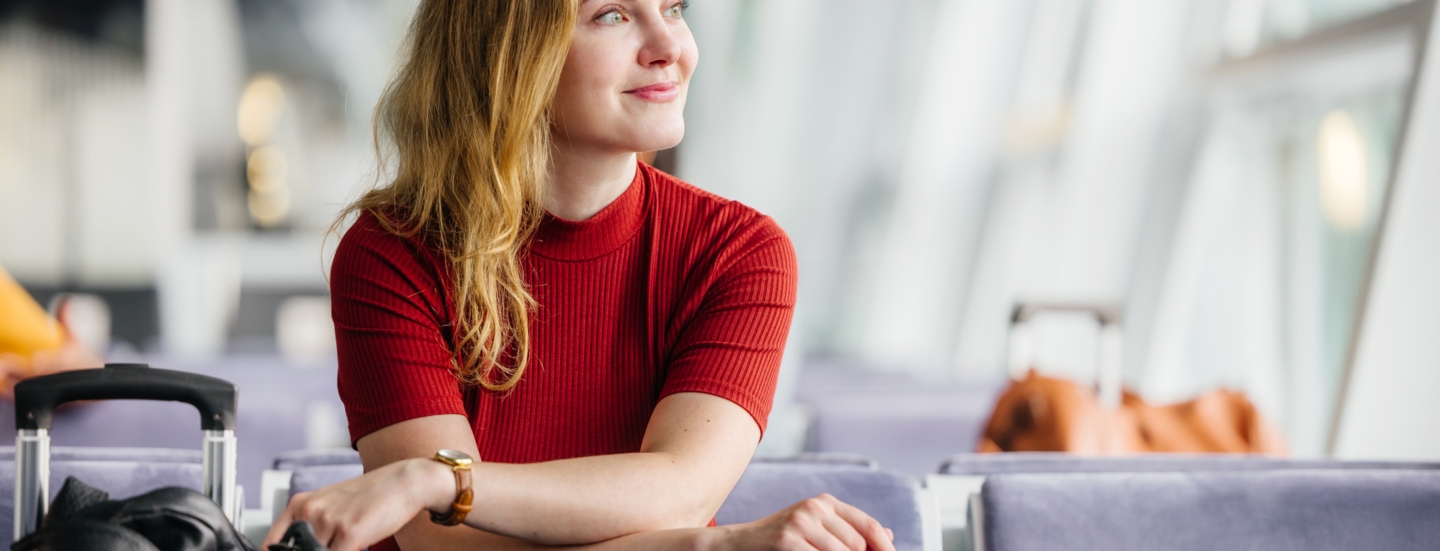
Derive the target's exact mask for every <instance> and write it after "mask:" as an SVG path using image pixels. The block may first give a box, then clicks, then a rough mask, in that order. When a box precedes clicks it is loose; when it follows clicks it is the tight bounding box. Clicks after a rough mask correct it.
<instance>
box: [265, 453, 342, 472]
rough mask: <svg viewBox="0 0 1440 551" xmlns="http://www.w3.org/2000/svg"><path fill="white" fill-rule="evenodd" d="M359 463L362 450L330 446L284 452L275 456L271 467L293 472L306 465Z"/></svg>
mask: <svg viewBox="0 0 1440 551" xmlns="http://www.w3.org/2000/svg"><path fill="white" fill-rule="evenodd" d="M359 464H360V452H357V451H355V450H352V449H350V448H330V449H322V450H295V451H288V452H285V453H282V454H280V455H278V456H276V457H275V462H274V465H273V466H272V467H271V468H272V469H274V470H277V471H292V472H293V471H296V470H298V469H301V468H304V467H319V466H323V465H359Z"/></svg>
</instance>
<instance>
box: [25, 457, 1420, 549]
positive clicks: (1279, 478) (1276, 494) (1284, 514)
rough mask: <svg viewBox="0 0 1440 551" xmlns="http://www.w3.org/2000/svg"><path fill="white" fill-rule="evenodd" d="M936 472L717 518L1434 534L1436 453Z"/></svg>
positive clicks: (751, 485) (874, 470) (911, 531)
mask: <svg viewBox="0 0 1440 551" xmlns="http://www.w3.org/2000/svg"><path fill="white" fill-rule="evenodd" d="M13 454H14V451H13V448H0V495H9V494H11V493H13V491H14V488H13V486H12V485H13V484H14V478H13V473H14V468H15V467H14V465H15V463H14V455H13ZM200 460H201V458H200V454H199V453H198V452H189V451H179V450H165V449H136V448H129V449H126V448H71V447H63V446H57V447H55V448H54V450H53V451H52V463H51V467H52V468H51V491H52V493H53V492H55V491H58V489H59V486H60V483H61V482H62V481H63V480H64V478H65V477H66V476H77V477H79V478H81V479H83V480H85V481H86V482H88V483H90V484H92V485H94V486H96V487H99V488H101V489H103V490H106V491H109V492H111V494H112V495H115V496H117V497H121V496H129V495H136V494H139V493H142V492H144V491H147V490H149V489H153V488H155V487H159V486H166V485H180V486H186V487H191V488H196V489H198V488H199V486H200ZM273 467H274V469H273V470H272V474H277V475H278V474H281V473H288V476H286V477H283V480H285V482H288V484H284V485H282V486H279V487H271V488H261V490H262V492H263V491H272V492H273V491H276V490H277V489H278V490H279V491H281V492H282V495H280V496H277V497H278V499H277V500H276V503H278V504H281V505H283V503H284V502H285V500H286V499H288V497H289V496H291V495H294V494H295V493H299V492H304V491H311V490H315V489H318V488H321V487H323V486H325V485H328V484H332V483H335V482H339V481H341V480H345V479H348V478H351V477H355V476H359V475H360V473H361V472H362V468H361V466H360V464H359V456H358V454H356V453H355V452H353V451H351V450H348V449H342V450H318V451H310V450H306V451H297V452H289V453H284V454H280V456H279V457H278V458H276V459H275V460H274V464H273ZM942 471H943V472H942V473H940V474H936V475H933V476H930V477H927V479H926V481H925V482H926V483H925V484H924V485H921V484H920V483H919V482H917V481H916V480H915V479H914V478H913V477H910V476H908V475H905V474H901V473H896V472H893V471H887V470H882V469H879V468H878V466H877V465H875V464H874V462H871V461H868V460H865V459H863V458H858V457H855V456H846V455H840V454H807V455H802V456H799V457H795V458H789V459H757V460H755V461H753V462H752V463H751V465H750V466H749V467H748V468H747V469H746V471H745V474H744V476H742V477H741V479H740V482H739V483H738V484H737V485H736V487H735V489H734V491H733V492H732V493H731V495H730V497H729V498H728V499H727V500H726V501H725V503H724V505H723V506H722V507H721V509H720V511H719V513H717V515H716V520H717V521H718V522H719V523H721V524H734V523H742V522H749V521H752V520H756V519H759V518H763V517H765V516H767V515H769V514H771V513H773V512H775V511H778V510H780V509H782V508H784V507H786V506H788V505H789V504H791V503H794V502H796V501H799V500H801V499H804V498H806V497H810V496H813V495H816V494H819V493H822V492H828V493H831V494H834V495H835V496H836V497H838V498H840V499H841V500H844V501H846V502H849V503H853V504H855V505H857V506H859V507H861V508H863V509H864V510H866V511H868V512H870V513H871V514H872V515H874V516H875V517H876V518H877V519H878V520H880V521H881V522H882V523H884V524H885V525H886V526H888V527H890V528H891V529H892V530H893V531H894V532H895V536H896V539H895V543H896V548H897V549H899V550H901V551H940V550H941V549H944V550H945V551H954V550H963V549H983V550H989V551H1011V550H1042V551H1043V550H1049V549H1056V550H1058V549H1066V550H1071V549H1099V548H1104V549H1114V550H1122V551H1123V550H1141V549H1156V548H1164V549H1181V550H1187V549H1214V548H1243V549H1279V550H1285V549H1297V550H1298V549H1306V550H1316V549H1318V550H1328V549H1335V550H1340V549H1353V548H1360V547H1365V548H1383V549H1396V550H1409V549H1416V550H1419V549H1440V464H1436V463H1399V462H1343V461H1322V460H1317V461H1308V460H1275V459H1265V458H1256V457H1233V456H1142V457H1129V458H1085V457H1074V456H1065V455H1061V454H1003V455H964V456H958V457H955V458H952V459H951V460H950V461H948V462H946V463H945V465H944V466H943V468H942ZM281 479H282V477H278V476H271V477H269V478H268V480H281ZM957 482H960V484H957ZM967 484H968V486H967ZM946 500H949V501H952V502H953V501H960V502H962V503H964V504H965V505H966V507H965V509H964V517H965V518H964V519H963V520H964V523H963V524H961V525H959V526H958V527H957V526H956V523H954V522H953V520H954V519H950V522H948V523H947V520H946V519H945V518H943V517H944V516H945V515H944V511H943V509H944V508H945V505H944V503H943V502H944V501H946ZM11 506H12V504H11V503H9V502H8V501H4V500H0V521H3V522H0V537H7V538H8V537H9V536H10V533H11V532H10V530H11V523H10V522H9V521H10V518H11V517H12V516H13V510H12V509H11ZM270 513H272V511H263V512H262V511H257V510H251V511H249V512H248V513H247V515H246V517H245V518H244V519H243V522H244V524H245V525H246V531H247V532H249V533H251V534H259V533H263V531H264V529H265V527H266V526H268V522H269V520H270V518H269V514H270ZM947 524H948V525H947ZM957 528H958V529H957Z"/></svg>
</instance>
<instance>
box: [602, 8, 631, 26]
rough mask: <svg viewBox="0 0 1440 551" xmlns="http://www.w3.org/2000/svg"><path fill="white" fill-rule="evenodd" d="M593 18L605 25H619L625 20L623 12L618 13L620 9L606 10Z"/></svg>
mask: <svg viewBox="0 0 1440 551" xmlns="http://www.w3.org/2000/svg"><path fill="white" fill-rule="evenodd" d="M595 20H596V21H599V22H601V23H605V24H607V25H619V24H621V23H624V22H625V14H623V13H620V10H613V11H607V12H605V13H602V14H600V17H596V18H595Z"/></svg>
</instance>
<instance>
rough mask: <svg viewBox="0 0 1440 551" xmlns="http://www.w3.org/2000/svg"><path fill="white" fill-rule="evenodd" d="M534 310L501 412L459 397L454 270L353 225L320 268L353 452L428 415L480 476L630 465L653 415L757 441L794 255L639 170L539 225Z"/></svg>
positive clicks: (683, 188)
mask: <svg viewBox="0 0 1440 551" xmlns="http://www.w3.org/2000/svg"><path fill="white" fill-rule="evenodd" d="M523 265H524V268H525V273H526V282H527V283H528V284H529V286H530V290H531V292H532V293H533V294H534V296H535V299H536V300H537V302H538V307H537V308H536V310H535V311H534V313H533V315H532V317H531V333H530V335H531V341H530V349H531V362H530V365H529V366H527V368H526V370H525V372H524V375H523V376H522V378H521V380H520V382H519V384H518V385H517V386H516V387H515V388H514V389H513V390H512V391H511V392H510V393H508V394H504V393H495V392H490V391H486V390H483V389H479V388H475V387H467V386H464V385H461V384H459V383H458V381H457V379H456V378H455V375H454V374H453V373H452V372H451V369H452V368H451V366H452V359H453V358H455V344H456V343H455V333H454V331H453V329H452V325H451V324H452V321H453V320H454V310H455V300H454V298H453V297H452V296H451V287H452V283H453V281H452V279H451V277H450V275H449V274H450V270H449V268H448V263H447V262H446V261H445V260H444V259H443V258H441V256H440V255H439V254H438V253H437V251H435V250H434V249H433V248H431V247H428V246H426V244H425V243H424V242H423V240H422V239H421V238H419V237H414V238H403V237H399V236H396V235H394V234H391V233H389V232H387V231H385V230H384V229H382V228H381V227H380V225H379V224H378V222H377V220H376V218H375V217H374V215H373V214H370V213H366V214H363V215H362V216H360V218H359V219H358V220H357V221H356V223H355V224H354V225H353V226H352V227H351V228H350V230H349V231H347V232H346V233H345V237H344V238H343V239H342V240H341V242H340V246H339V250H338V251H337V252H336V254H335V260H334V264H333V266H332V268H331V283H330V286H331V287H330V288H331V298H332V301H333V302H332V304H333V316H334V320H335V335H336V340H337V342H338V346H339V361H340V376H339V388H340V397H341V398H342V399H343V400H344V402H345V413H346V415H347V417H348V418H349V423H350V437H351V441H352V443H353V442H354V441H356V440H359V439H360V438H361V437H363V436H365V435H367V434H369V433H371V432H374V431H376V430H378V429H380V428H383V427H385V426H388V425H391V424H394V423H398V422H401V421H405V420H408V419H414V418H417V417H425V416H430V415H441V414H460V415H465V416H466V417H467V418H469V420H470V422H471V425H472V427H473V429H474V432H475V442H476V444H477V446H478V447H479V450H480V455H481V457H482V458H484V460H485V461H495V462H505V463H528V462H538V461H548V460H555V459H564V458H571V457H580V456H591V455H600V454H614V453H626V452H635V451H639V449H640V441H641V438H642V437H643V436H644V433H645V427H646V424H647V422H648V421H649V419H650V413H651V411H653V410H654V408H655V404H656V403H657V402H658V401H659V400H660V399H661V398H664V397H665V396H668V395H671V394H675V393H677V392H703V393H706V394H712V395H715V396H719V397H722V398H725V399H727V400H730V401H732V402H734V403H736V404H738V405H739V406H740V407H742V408H744V409H745V410H746V411H747V412H749V413H750V415H751V416H753V417H754V419H755V422H756V424H758V425H759V426H760V428H761V430H762V431H763V430H764V428H765V419H766V416H767V415H768V414H769V411H770V403H771V400H772V399H773V396H774V392H775V382H776V376H777V373H778V370H779V366H780V355H781V351H782V349H783V348H784V344H785V337H786V334H787V332H788V329H789V327H790V317H791V313H792V311H793V309H794V305H795V286H796V267H795V254H794V250H793V249H792V247H791V245H790V241H789V239H788V238H787V237H786V235H785V234H784V232H782V231H781V230H780V228H779V226H777V225H776V224H775V222H774V221H773V220H771V219H770V218H768V217H766V216H763V215H761V214H759V213H757V212H756V211H754V210H752V209H750V208H748V207H746V206H744V205H741V204H740V203H737V202H734V201H729V200H726V199H722V198H720V197H717V196H715V195H713V194H710V193H707V192H705V191H702V190H700V189H698V188H695V187H693V186H691V185H689V184H686V183H684V182H681V181H679V180H677V179H675V178H674V177H672V176H669V175H667V174H665V173H663V172H660V171H659V170H656V169H654V168H651V167H649V166H646V165H644V164H641V165H640V167H639V170H637V171H636V175H635V180H634V181H633V182H632V183H631V184H630V187H629V188H628V189H627V190H626V191H625V192H624V193H623V194H621V196H620V197H619V198H618V199H616V200H615V201H614V202H613V203H611V204H610V205H609V206H607V207H605V209H604V210H602V211H600V213H598V214H596V215H595V216H594V217H593V218H590V219H589V220H585V221H582V222H573V221H567V220H562V219H559V218H555V217H553V216H549V215H547V216H546V219H545V221H544V222H543V223H542V225H541V227H540V229H539V232H538V233H537V234H536V236H535V238H534V240H533V241H532V243H531V244H530V247H529V252H528V254H526V255H525V256H524V259H523Z"/></svg>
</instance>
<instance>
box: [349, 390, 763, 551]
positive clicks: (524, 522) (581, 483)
mask: <svg viewBox="0 0 1440 551" xmlns="http://www.w3.org/2000/svg"><path fill="white" fill-rule="evenodd" d="M759 439H760V429H759V427H757V426H756V424H755V421H754V419H752V418H751V417H750V414H749V413H747V412H746V411H745V410H744V409H742V408H740V407H739V406H737V405H735V404H733V403H731V402H730V401H728V400H725V399H723V398H717V397H714V396H710V395H707V394H697V393H681V394H675V395H672V396H669V397H666V398H665V399H663V400H661V401H660V403H659V404H657V405H656V407H655V412H654V414H652V415H651V418H650V423H649V426H647V427H646V430H645V438H644V440H643V442H642V443H641V447H640V452H639V453H627V454H618V455H602V456H594V457H583V458H576V459H567V460H561V461H550V462H545V463H531V464H505V463H487V462H485V461H484V458H483V457H480V455H479V453H478V451H477V450H476V447H475V436H474V434H473V433H472V432H471V428H470V424H469V422H468V421H466V419H465V418H463V417H460V416H455V415H441V416H434V417H424V418H420V419H414V420H411V421H406V422H402V423H397V424H395V425H391V426H390V427H386V428H384V429H381V430H379V431H376V432H375V433H372V434H370V435H368V436H366V437H364V438H362V439H361V440H360V441H359V443H358V444H359V448H360V457H361V458H362V460H363V461H364V462H365V468H366V470H367V471H370V470H375V469H377V468H379V467H381V466H383V465H388V464H390V463H393V462H396V461H399V460H402V459H408V458H427V459H426V460H427V461H428V458H429V457H431V456H433V455H434V454H435V451H436V450H438V449H440V448H451V449H455V450H459V451H462V452H465V453H468V454H471V456H472V457H477V458H479V459H480V460H481V461H480V462H479V463H477V464H476V465H475V466H474V476H473V481H474V482H473V486H474V488H475V499H474V509H473V510H472V511H471V513H470V515H469V517H467V520H466V524H468V525H470V526H472V527H474V528H479V529H481V530H485V531H487V532H492V533H496V534H501V535H506V536H511V537H516V538H520V539H524V540H528V541H533V542H536V543H542V544H550V545H557V544H560V545H573V544H584V543H595V542H599V541H604V540H609V539H613V538H616V537H619V536H623V535H627V534H632V533H635V532H646V531H654V530H665V529H671V528H699V527H703V526H705V525H706V524H707V523H708V522H709V521H710V518H711V517H713V516H714V515H715V511H717V510H719V508H720V503H721V502H723V501H724V500H725V496H726V495H728V494H729V493H730V488H732V487H734V485H735V482H736V481H737V480H739V479H740V474H741V473H742V472H744V470H745V465H746V464H748V463H749V461H750V456H751V455H752V454H753V453H754V450H755V445H756V443H757V442H758V441H759ZM436 465H437V466H439V464H438V463H437V464H436ZM436 472H440V473H441V476H440V477H439V478H437V479H436V480H435V481H436V482H437V483H438V485H439V487H440V488H443V489H446V490H445V491H443V492H441V494H440V495H442V496H446V497H444V500H445V502H444V503H441V504H439V505H440V507H438V508H436V510H446V509H448V508H449V502H450V500H452V499H453V498H454V494H455V481H454V478H453V477H452V476H451V475H449V474H448V472H444V471H443V470H437V471H436ZM558 519H564V521H563V522H557V520H558ZM427 522H428V521H427ZM415 532H417V531H413V530H404V531H401V533H400V534H398V540H399V541H400V542H401V543H402V544H404V543H407V542H410V540H412V539H415V538H412V537H411V535H412V533H415ZM417 535H418V534H417ZM418 539H419V540H424V539H425V538H423V537H421V538H418ZM414 543H420V541H415V542H414ZM406 547H407V548H414V549H423V547H420V546H416V545H409V546H406Z"/></svg>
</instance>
